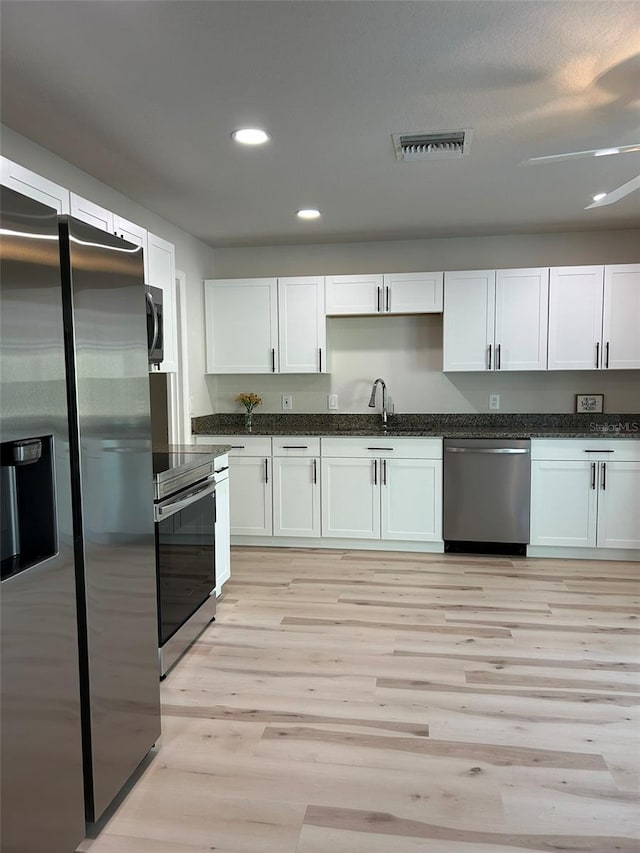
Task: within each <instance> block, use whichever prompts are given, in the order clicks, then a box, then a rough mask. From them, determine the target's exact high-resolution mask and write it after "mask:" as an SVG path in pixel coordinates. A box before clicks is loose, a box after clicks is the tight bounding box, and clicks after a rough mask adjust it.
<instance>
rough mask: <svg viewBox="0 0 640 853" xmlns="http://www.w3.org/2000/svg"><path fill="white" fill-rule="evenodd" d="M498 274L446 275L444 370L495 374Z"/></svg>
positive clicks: (454, 273) (460, 273)
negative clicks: (494, 345) (494, 349)
mask: <svg viewBox="0 0 640 853" xmlns="http://www.w3.org/2000/svg"><path fill="white" fill-rule="evenodd" d="M495 289H496V274H495V270H481V271H477V272H472V271H468V272H447V273H445V274H444V324H443V325H444V338H443V368H442V369H443V370H444V371H445V372H446V371H454V370H469V371H471V370H492V369H493V367H494V365H495V357H494V356H495V354H494V351H493V338H494V306H495Z"/></svg>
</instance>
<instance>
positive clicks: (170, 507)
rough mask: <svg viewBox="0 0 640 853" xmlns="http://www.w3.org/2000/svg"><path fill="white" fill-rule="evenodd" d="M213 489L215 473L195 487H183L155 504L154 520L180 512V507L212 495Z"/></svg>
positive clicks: (214, 487)
mask: <svg viewBox="0 0 640 853" xmlns="http://www.w3.org/2000/svg"><path fill="white" fill-rule="evenodd" d="M215 490H216V481H215V474H211V475H210V476H209V477H207V479H206V480H204V481H203V482H202V483H200V484H199V485H198V488H197V489H192V488H190V489H185V491H184V492H180V493H179V494H178V495H177V496H176V495H174V496H173V497H172V498H171V499H170V500H168V501H164V502H163V503H159V504H156V506H155V507H154V516H155V520H156V521H162V520H163V519H165V518H168V517H169V516H171V515H174V514H175V513H176V512H180V510H181V509H186V507H188V506H191V504H194V503H195V502H196V501H199V500H200V498H205V497H206V496H207V495H212V494H213V493H214V492H215Z"/></svg>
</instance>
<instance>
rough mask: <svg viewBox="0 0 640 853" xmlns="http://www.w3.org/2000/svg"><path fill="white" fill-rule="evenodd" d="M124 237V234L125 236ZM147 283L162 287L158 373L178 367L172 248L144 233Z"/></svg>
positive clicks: (171, 245)
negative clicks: (145, 237)
mask: <svg viewBox="0 0 640 853" xmlns="http://www.w3.org/2000/svg"><path fill="white" fill-rule="evenodd" d="M125 239H126V238H125ZM147 257H148V262H147V266H148V282H147V283H148V284H150V285H152V286H153V287H159V288H160V289H161V290H162V330H163V335H164V358H163V360H162V363H161V364H160V372H161V373H175V372H176V371H177V369H178V310H177V297H176V250H175V246H174V245H173V243H169V242H167V240H163V239H162V237H158V236H156V235H155V234H152V233H151V232H148V233H147Z"/></svg>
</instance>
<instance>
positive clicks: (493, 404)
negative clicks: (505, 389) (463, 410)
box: [489, 394, 500, 409]
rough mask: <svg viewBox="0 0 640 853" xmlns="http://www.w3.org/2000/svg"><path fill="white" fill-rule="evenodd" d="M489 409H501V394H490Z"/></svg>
mask: <svg viewBox="0 0 640 853" xmlns="http://www.w3.org/2000/svg"><path fill="white" fill-rule="evenodd" d="M489 408H490V409H499V408H500V394H489Z"/></svg>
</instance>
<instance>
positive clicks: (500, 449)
mask: <svg viewBox="0 0 640 853" xmlns="http://www.w3.org/2000/svg"><path fill="white" fill-rule="evenodd" d="M530 452H531V451H530V450H528V449H527V448H526V447H445V453H510V454H515V453H520V454H523V453H530Z"/></svg>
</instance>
